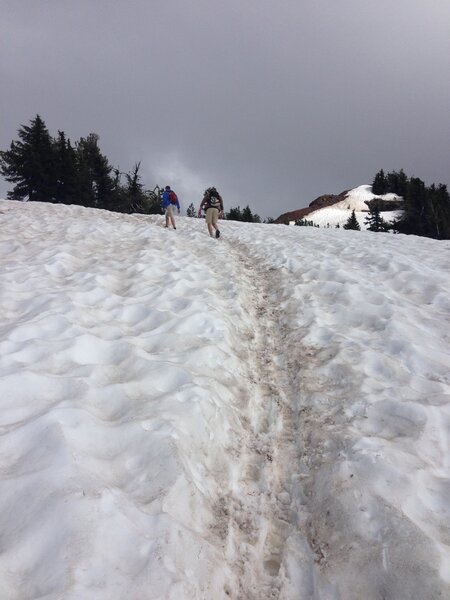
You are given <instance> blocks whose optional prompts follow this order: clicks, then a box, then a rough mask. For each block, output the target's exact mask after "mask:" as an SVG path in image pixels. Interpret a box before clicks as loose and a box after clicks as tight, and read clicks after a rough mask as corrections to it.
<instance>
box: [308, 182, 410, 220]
mask: <svg viewBox="0 0 450 600" xmlns="http://www.w3.org/2000/svg"><path fill="white" fill-rule="evenodd" d="M374 198H381V199H382V200H387V201H392V200H398V199H399V198H401V197H400V196H397V194H391V193H389V194H382V195H379V196H378V195H376V194H374V193H373V192H372V186H371V185H360V186H358V187H356V188H354V189H352V190H350V191H349V192H348V193H347V195H346V197H345V200H341V201H340V202H336V204H333V205H331V206H327V207H325V208H319V209H318V210H315V211H314V212H312V213H310V214H309V215H307V216H306V217H305V218H306V219H307V220H308V221H313V222H314V223H315V224H316V225H320V227H327V226H328V225H329V226H330V227H335V226H336V225H340V226H341V227H342V225H344V224H345V223H346V222H347V220H348V218H349V216H350V215H351V212H352V211H353V210H354V211H355V216H356V219H357V221H358V223H359V225H360V227H361V229H362V230H364V229H367V227H368V225H367V224H366V223H365V219H366V217H367V215H368V211H369V207H368V205H367V204H366V201H368V200H373V199H374ZM401 214H402V211H398V210H397V211H383V212H382V213H381V216H382V217H383V219H384V220H385V221H387V222H391V221H393V220H394V219H397V218H398V217H399V216H400V215H401Z"/></svg>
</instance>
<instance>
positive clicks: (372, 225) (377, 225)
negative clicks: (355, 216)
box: [364, 202, 389, 231]
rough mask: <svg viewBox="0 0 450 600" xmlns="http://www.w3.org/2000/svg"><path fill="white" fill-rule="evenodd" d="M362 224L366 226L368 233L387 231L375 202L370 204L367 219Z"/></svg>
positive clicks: (387, 226) (386, 224)
mask: <svg viewBox="0 0 450 600" xmlns="http://www.w3.org/2000/svg"><path fill="white" fill-rule="evenodd" d="M364 223H365V224H366V225H368V228H367V229H368V230H369V231H388V230H389V225H388V223H387V222H386V221H385V220H384V219H383V217H382V216H381V213H380V209H379V206H378V205H377V203H376V202H373V203H371V204H370V210H369V214H368V215H367V217H366V218H365V219H364Z"/></svg>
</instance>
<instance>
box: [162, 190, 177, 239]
mask: <svg viewBox="0 0 450 600" xmlns="http://www.w3.org/2000/svg"><path fill="white" fill-rule="evenodd" d="M162 205H163V208H164V212H165V215H166V224H165V227H169V221H170V222H171V223H172V227H173V228H174V229H176V227H175V216H174V214H173V213H174V210H175V208H177V210H178V214H180V203H179V202H178V196H177V195H176V194H175V192H174V191H173V190H171V189H170V185H166V187H165V189H164V192H163V195H162Z"/></svg>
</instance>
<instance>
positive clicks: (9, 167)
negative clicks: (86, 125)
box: [0, 115, 56, 202]
mask: <svg viewBox="0 0 450 600" xmlns="http://www.w3.org/2000/svg"><path fill="white" fill-rule="evenodd" d="M18 135H19V138H20V139H19V140H18V141H13V142H11V145H10V149H9V150H6V151H1V152H0V173H1V174H2V175H3V176H4V177H5V179H6V181H9V182H12V183H14V184H15V185H14V188H13V190H12V191H10V192H8V198H9V199H11V200H25V199H28V200H37V201H40V202H52V201H54V200H55V196H56V170H55V161H54V153H53V147H52V140H51V137H50V134H49V132H48V130H47V127H46V125H45V123H44V121H43V120H42V119H41V117H40V116H39V115H36V117H35V118H34V119H33V120H32V121H31V122H30V125H22V126H21V128H20V129H19V131H18Z"/></svg>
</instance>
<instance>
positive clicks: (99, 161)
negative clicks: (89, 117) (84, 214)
mask: <svg viewBox="0 0 450 600" xmlns="http://www.w3.org/2000/svg"><path fill="white" fill-rule="evenodd" d="M98 140H99V136H98V135H97V134H96V133H90V134H89V135H88V136H87V138H80V140H79V142H78V144H77V156H78V162H79V174H80V185H81V189H82V197H83V202H82V203H83V204H84V205H85V206H93V207H94V208H109V207H111V206H113V205H114V204H115V203H116V192H117V187H116V180H115V179H114V178H113V177H112V176H111V173H112V171H113V168H112V166H111V165H110V164H109V162H108V159H107V158H106V156H103V154H102V153H101V152H100V148H99V146H98Z"/></svg>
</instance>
